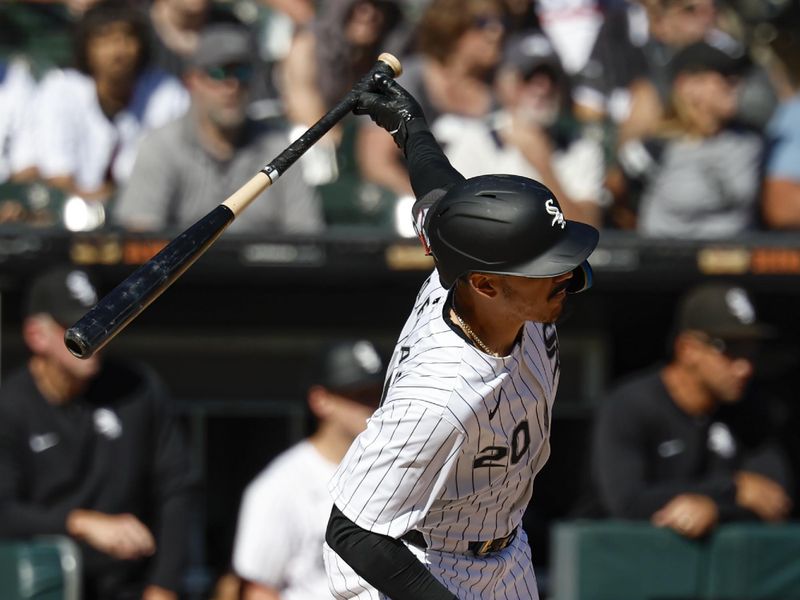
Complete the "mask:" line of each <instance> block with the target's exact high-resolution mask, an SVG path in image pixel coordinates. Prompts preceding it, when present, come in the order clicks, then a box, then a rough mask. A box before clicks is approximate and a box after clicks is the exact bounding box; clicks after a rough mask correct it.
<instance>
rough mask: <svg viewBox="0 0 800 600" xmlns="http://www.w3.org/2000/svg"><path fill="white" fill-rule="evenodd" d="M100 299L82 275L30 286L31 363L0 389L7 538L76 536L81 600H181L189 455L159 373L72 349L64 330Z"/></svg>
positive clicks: (55, 276) (2, 516)
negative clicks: (81, 355) (87, 356)
mask: <svg viewBox="0 0 800 600" xmlns="http://www.w3.org/2000/svg"><path fill="white" fill-rule="evenodd" d="M96 301H97V292H96V288H95V286H94V284H93V283H92V281H91V279H90V278H89V275H88V273H86V272H85V271H82V270H79V269H72V268H65V267H58V268H55V269H53V270H50V271H48V272H46V273H44V274H42V275H40V276H39V277H37V278H36V279H35V280H34V282H33V284H32V286H31V288H30V290H29V293H28V299H27V304H26V316H25V318H24V322H23V338H24V340H25V343H26V344H27V346H28V348H29V349H30V351H31V357H30V359H29V361H28V364H27V365H26V366H25V367H23V368H22V369H20V370H19V371H17V372H16V373H14V374H12V375H11V376H10V377H9V378H8V379H7V380H6V381H5V382H4V383H3V387H2V390H0V537H4V538H26V537H29V536H34V535H42V534H61V535H69V536H71V537H73V538H74V539H75V540H76V541H78V543H79V546H80V547H81V551H82V558H83V574H84V585H83V588H84V595H83V597H84V598H85V599H86V600H90V599H98V600H100V599H102V600H106V599H110V598H114V599H115V600H122V599H126V600H127V599H131V600H133V599H136V600H140V599H141V600H176V599H177V597H178V591H179V590H180V584H181V577H182V570H183V567H184V562H185V559H186V547H185V546H186V538H187V534H188V513H189V510H188V509H189V507H190V499H191V495H190V494H191V486H190V475H191V469H190V468H189V464H188V454H187V451H186V448H185V445H184V442H183V439H182V436H181V435H180V432H179V430H178V428H177V426H176V423H175V422H174V421H173V418H172V417H171V415H170V413H169V408H168V405H167V402H166V394H165V390H164V389H163V386H162V384H161V382H160V381H159V380H158V378H157V377H156V376H155V374H154V373H153V372H151V371H150V370H149V369H147V368H145V367H143V366H138V365H128V364H122V363H118V362H112V361H111V360H108V361H102V360H101V359H100V358H96V357H92V358H90V359H88V360H81V359H78V358H75V357H73V356H72V355H71V354H70V353H69V351H68V350H67V348H66V347H65V345H64V341H63V338H64V331H65V328H66V327H68V326H70V325H71V324H72V323H74V322H75V321H76V320H77V319H78V318H80V317H81V316H82V315H83V314H84V313H85V312H86V310H88V309H89V308H90V307H91V306H92V305H93V304H94V303H95V302H96Z"/></svg>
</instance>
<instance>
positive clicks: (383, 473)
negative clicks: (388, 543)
mask: <svg viewBox="0 0 800 600" xmlns="http://www.w3.org/2000/svg"><path fill="white" fill-rule="evenodd" d="M465 441H466V435H465V433H464V432H463V431H461V430H460V429H459V428H457V427H455V426H454V425H453V424H452V423H451V422H450V421H448V420H447V419H445V418H444V417H443V416H442V413H441V409H438V408H435V407H434V408H422V407H420V406H415V405H412V404H411V403H410V402H403V401H395V402H392V403H390V404H388V405H386V406H384V407H383V408H381V409H379V411H378V412H377V413H376V414H375V415H374V416H373V417H372V418H371V419H370V421H369V423H368V425H367V429H366V430H365V431H364V432H363V433H362V434H361V435H360V436H359V437H358V438H357V439H356V441H355V442H354V443H353V445H352V446H351V447H350V450H349V452H348V453H347V456H345V458H344V460H343V461H342V463H341V465H340V466H339V469H338V470H337V472H336V474H335V475H334V478H333V480H332V482H331V494H332V496H333V501H334V504H335V505H336V506H337V507H338V508H339V509H340V510H341V511H342V513H343V514H344V515H345V516H347V518H349V519H350V520H351V521H353V522H354V523H356V524H357V525H358V526H359V527H362V528H364V529H367V530H369V531H372V532H374V533H380V534H383V535H388V536H390V537H394V538H398V537H400V536H402V535H403V534H404V533H406V532H408V531H410V530H411V529H413V528H414V527H415V526H416V525H417V524H418V523H420V522H421V521H422V520H423V519H424V517H425V515H426V514H427V513H428V510H429V509H430V507H431V505H432V504H433V502H434V500H436V499H437V498H438V497H439V496H440V495H441V493H442V492H443V490H444V489H445V487H446V484H447V481H448V478H449V477H450V475H451V473H452V472H453V471H454V469H455V466H456V463H457V459H458V456H459V452H460V450H461V448H462V446H463V445H464V443H465Z"/></svg>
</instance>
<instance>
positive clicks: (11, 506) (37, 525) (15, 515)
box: [0, 500, 69, 537]
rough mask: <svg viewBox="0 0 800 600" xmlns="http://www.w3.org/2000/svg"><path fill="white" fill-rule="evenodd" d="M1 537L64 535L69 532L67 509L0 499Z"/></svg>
mask: <svg viewBox="0 0 800 600" xmlns="http://www.w3.org/2000/svg"><path fill="white" fill-rule="evenodd" d="M0 506H2V508H0V537H28V536H32V535H63V534H66V533H67V515H68V513H69V511H68V510H66V509H45V508H40V507H38V506H30V505H26V504H22V503H20V502H16V501H12V502H4V501H2V500H0Z"/></svg>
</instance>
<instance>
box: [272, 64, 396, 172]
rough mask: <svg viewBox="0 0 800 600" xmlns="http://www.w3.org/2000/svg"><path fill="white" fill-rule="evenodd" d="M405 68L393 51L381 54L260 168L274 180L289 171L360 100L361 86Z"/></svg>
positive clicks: (391, 75)
mask: <svg viewBox="0 0 800 600" xmlns="http://www.w3.org/2000/svg"><path fill="white" fill-rule="evenodd" d="M402 72H403V66H402V65H401V64H400V61H399V60H398V59H397V57H395V56H394V55H393V54H389V53H388V52H383V53H382V54H381V55H380V56H378V60H377V61H376V62H375V65H373V67H372V68H371V69H370V70H369V72H368V73H367V74H366V75H364V77H362V78H361V79H360V80H359V82H358V84H356V85H355V86H354V87H353V89H351V90H350V92H348V94H347V95H346V96H345V97H344V98H343V99H342V100H341V101H340V102H339V103H338V104H337V105H336V106H334V107H333V108H332V109H331V110H330V111H328V112H327V113H326V114H325V115H324V116H323V117H322V118H321V119H320V120H319V121H317V122H316V123H315V124H314V125H312V126H311V127H310V128H309V129H308V130H307V131H306V132H305V133H304V134H303V135H301V136H300V137H299V138H297V139H296V140H295V141H294V142H292V144H290V145H289V147H287V148H286V149H285V150H284V151H283V152H281V153H280V154H279V155H278V156H276V157H275V158H274V159H273V160H272V162H270V163H269V164H268V165H267V166H265V167H264V168H263V169H261V172H262V173H264V174H265V175H266V176H267V177H269V179H270V181H272V182H273V183H274V182H275V180H276V179H277V178H278V177H280V176H281V174H282V173H285V172H286V169H288V168H289V167H290V166H292V165H293V164H294V162H295V161H296V160H297V159H298V158H300V156H301V155H302V154H303V152H305V151H306V150H307V149H308V148H309V147H310V146H312V145H313V144H315V143H316V142H317V140H319V139H320V138H321V137H322V136H323V135H325V134H326V133H328V131H330V130H331V128H332V127H333V126H334V125H336V123H338V122H339V121H341V120H342V119H343V118H344V117H345V116H346V115H347V114H348V113H349V112H350V111H352V110H353V108H355V105H356V102H358V91H357V90H358V89H359V88H360V87H363V86H366V85H368V84H369V82H370V81H371V80H372V78H373V77H374V76H375V74H376V73H383V74H384V75H386V76H388V77H392V78H395V77H398V76H399V75H400V74H401V73H402Z"/></svg>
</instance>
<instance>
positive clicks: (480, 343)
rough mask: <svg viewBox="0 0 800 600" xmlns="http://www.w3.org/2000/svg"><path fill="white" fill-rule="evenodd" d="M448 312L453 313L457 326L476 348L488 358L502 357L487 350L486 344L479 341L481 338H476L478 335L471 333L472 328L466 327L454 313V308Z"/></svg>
mask: <svg viewBox="0 0 800 600" xmlns="http://www.w3.org/2000/svg"><path fill="white" fill-rule="evenodd" d="M450 310H452V311H453V315H455V317H456V321H458V324H459V325H460V326H461V329H463V330H464V333H466V334H467V336H468V337H469V338H470V339H471V340H472V341H473V342H475V343H476V344H478V347H479V348H480V349H481V350H483V351H484V352H485V353H486V354H488V355H489V356H494V357H495V358H502V357H501V355H500V353H498V352H495V351H494V350H490V349H489V346H487V345H486V344H484V343H483V340H481V338H479V337H478V334H477V333H475V332H474V331H472V327H470V326H469V325H467V324H466V323H465V322H464V319H462V318H461V315H459V314H458V313H457V312H456V309H455V308H454V307H450Z"/></svg>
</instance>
